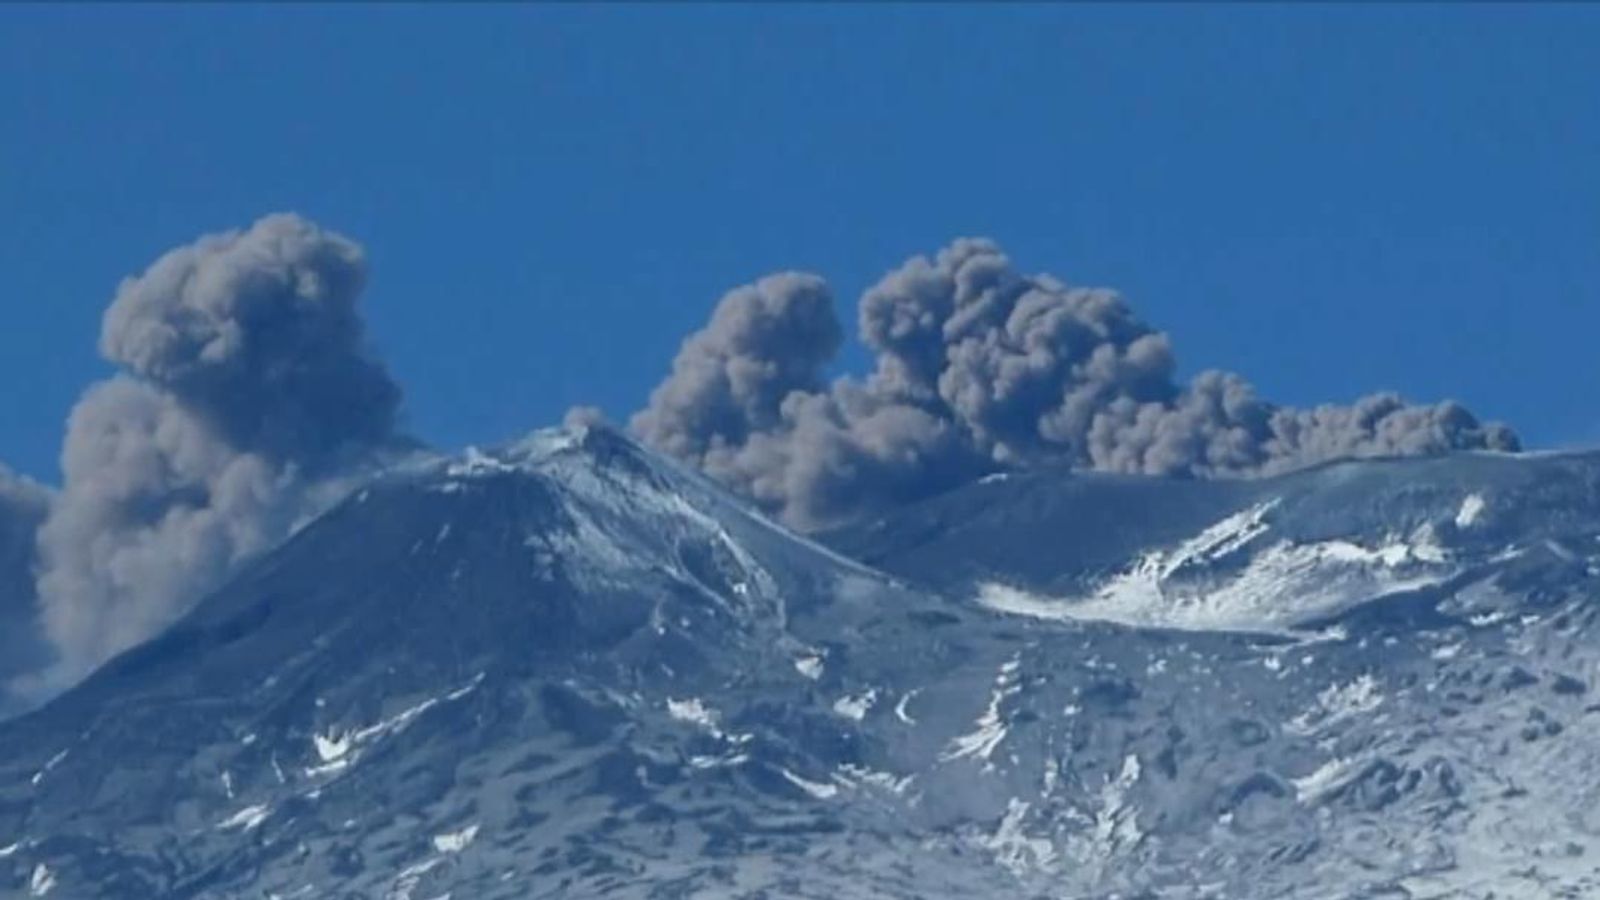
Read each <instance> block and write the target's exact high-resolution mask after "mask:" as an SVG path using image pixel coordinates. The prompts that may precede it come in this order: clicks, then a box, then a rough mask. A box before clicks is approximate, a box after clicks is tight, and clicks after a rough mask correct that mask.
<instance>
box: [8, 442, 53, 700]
mask: <svg viewBox="0 0 1600 900" xmlns="http://www.w3.org/2000/svg"><path fill="white" fill-rule="evenodd" d="M49 509H50V494H49V492H48V491H46V490H45V489H44V488H42V487H40V486H39V485H37V484H34V483H33V482H31V481H29V480H27V479H26V478H22V477H21V476H18V475H16V474H14V473H12V472H11V471H10V470H9V469H7V468H6V467H5V466H3V465H0V683H3V682H4V680H5V679H7V678H9V677H11V676H13V675H16V674H19V673H21V672H24V671H27V670H28V669H31V668H34V667H36V666H39V665H42V664H43V663H45V662H46V661H48V659H49V657H50V651H49V646H48V643H47V642H46V641H45V640H44V635H43V634H42V633H41V631H40V630H39V628H38V620H37V616H36V613H35V609H34V592H33V565H34V550H33V548H34V534H35V532H37V531H38V528H39V524H40V523H41V522H43V521H44V517H45V514H46V513H47V512H48V511H49ZM6 706H7V704H6V697H5V692H4V690H3V689H0V715H3V714H4V713H5V712H6Z"/></svg>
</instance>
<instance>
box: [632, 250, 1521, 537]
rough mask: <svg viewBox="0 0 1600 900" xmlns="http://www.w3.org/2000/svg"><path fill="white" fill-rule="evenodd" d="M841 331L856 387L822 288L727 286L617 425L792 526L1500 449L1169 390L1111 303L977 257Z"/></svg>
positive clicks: (1226, 388)
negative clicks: (992, 494)
mask: <svg viewBox="0 0 1600 900" xmlns="http://www.w3.org/2000/svg"><path fill="white" fill-rule="evenodd" d="M858 327H859V331H860V336H861V340H862V341H863V342H864V343H865V345H866V346H867V347H868V348H869V349H870V350H871V351H872V352H873V354H874V356H875V358H876V365H875V367H874V369H873V371H872V372H871V373H870V374H869V375H868V376H867V377H865V378H864V379H855V378H841V379H838V380H836V381H834V382H833V383H831V384H825V383H824V374H823V373H824V371H825V369H826V367H827V365H828V364H829V362H830V361H831V360H832V358H833V356H834V354H835V353H836V351H837V349H838V347H839V344H840V340H841V338H840V327H839V325H838V322H837V320H836V317H835V315H834V312H833V306H832V302H831V296H830V294H829V292H828V289H827V287H826V285H825V284H824V283H823V282H822V280H821V279H819V278H817V277H815V276H809V275H801V274H796V273H786V274H783V275H778V276H772V277H770V278H767V279H763V280H761V281H760V282H757V283H756V284H755V285H751V286H748V287H744V288H739V289H737V290H735V291H733V292H731V293H729V294H728V295H726V296H725V297H723V298H722V300H721V302H719V303H718V304H717V307H716V310H715V312H714V313H713V316H712V319H711V322H710V324H708V325H707V326H706V328H704V329H702V330H701V331H699V332H696V333H695V334H693V335H691V336H690V337H689V338H688V339H687V340H685V341H684V343H683V346H682V348H681V350H680V351H679V353H678V355H677V358H676V359H675V360H674V362H673V366H672V372H671V373H670V374H669V375H668V377H667V378H666V379H665V380H664V381H663V382H662V383H661V384H660V385H659V386H657V387H656V389H655V390H654V392H653V393H652V394H651V398H650V401H649V404H648V405H647V406H646V408H645V409H643V410H642V411H640V412H638V413H637V414H635V415H634V417H633V419H632V422H631V427H632V428H633V430H634V432H635V433H636V434H638V435H639V436H640V437H641V438H642V439H643V440H644V441H646V442H647V443H649V444H651V445H653V446H655V447H657V448H658V449H661V450H663V451H665V452H667V453H670V454H672V455H673V456H676V457H678V458H680V459H683V460H685V461H687V462H689V463H691V464H693V465H695V466H698V467H699V468H701V469H702V470H704V471H705V472H707V473H708V474H709V475H711V476H712V477H714V478H717V479H719V480H721V481H723V482H724V483H726V484H728V485H730V486H732V487H733V488H734V489H736V490H738V491H741V492H743V493H745V494H747V495H749V496H751V497H753V498H755V499H756V500H757V501H758V502H759V503H761V504H762V505H763V506H765V507H766V508H767V509H769V510H770V511H772V512H774V513H776V514H778V515H780V516H781V517H782V518H784V519H785V520H786V521H788V522H789V523H790V524H792V525H795V526H798V527H801V528H817V527H823V526H827V525H831V524H836V523H838V522H842V521H846V520H849V519H851V518H854V517H857V516H860V515H865V514H869V513H872V512H874V511H877V510H881V509H883V508H885V507H888V506H891V505H893V504H895V503H900V502H905V501H908V500H914V499H917V498H919V497H923V496H928V495H931V494H934V493H937V492H939V491H942V490H945V489H947V488H949V487H951V486H953V485H955V484H958V483H961V482H962V481H965V480H968V479H970V478H973V477H975V476H979V475H982V474H985V473H988V472H994V471H1001V470H1010V469H1019V468H1027V467H1031V466H1037V465H1047V464H1048V465H1062V464H1065V465H1070V466H1076V467H1079V468H1085V469H1098V470H1107V471H1117V472H1137V473H1149V474H1160V475H1170V476H1193V477H1211V476H1226V475H1259V474H1266V473H1273V472H1279V471H1285V470H1289V469H1294V468H1299V467H1303V466H1306V465H1311V464H1314V463H1318V462H1322V461H1326V460H1330V459H1337V458H1342V457H1369V456H1390V455H1417V454H1431V453H1443V452H1448V451H1451V450H1459V449H1497V450H1512V449H1516V448H1517V447H1518V443H1517V438H1516V436H1515V434H1514V433H1512V432H1511V430H1510V429H1509V428H1506V427H1505V426H1503V425H1498V424H1492V423H1491V424H1483V423H1480V422H1479V421H1478V420H1477V419H1476V418H1475V417H1473V415H1472V414H1471V413H1469V412H1468V411H1467V410H1466V409H1465V408H1463V407H1461V406H1460V405H1458V404H1455V403H1450V402H1446V403H1440V404H1436V405H1431V406H1430V405H1421V406H1419V405H1412V404H1408V403H1406V402H1404V401H1403V400H1401V399H1400V398H1399V397H1397V396H1395V395H1393V394H1389V393H1379V394H1373V395H1370V396H1367V397H1363V398H1361V399H1359V400H1357V401H1355V402H1354V403H1352V404H1350V405H1348V406H1333V405H1329V406H1319V407H1316V408H1314V409H1308V410H1301V409H1293V408H1288V407H1281V406H1277V405H1275V404H1272V403H1269V402H1267V401H1265V400H1262V399H1260V398H1259V397H1258V396H1257V395H1256V392H1255V390H1254V389H1253V388H1252V387H1251V386H1250V384H1249V383H1248V382H1246V381H1245V380H1244V379H1242V378H1241V377H1240V376H1238V375H1234V374H1231V373H1227V372H1216V371H1211V372H1204V373H1201V374H1200V375H1198V376H1197V377H1195V378H1194V379H1193V380H1192V381H1190V383H1188V384H1180V383H1179V382H1178V381H1177V380H1176V377H1175V372H1176V358H1175V356H1174V354H1173V350H1172V346H1171V342H1170V340H1169V339H1168V338H1167V336H1166V335H1165V334H1163V333H1161V332H1159V331H1157V330H1155V329H1154V328H1152V327H1151V326H1149V325H1147V324H1145V323H1144V322H1143V321H1142V320H1140V319H1139V318H1138V317H1137V316H1136V315H1135V314H1134V312H1133V310H1132V309H1131V308H1130V307H1129V306H1128V305H1127V303H1126V302H1125V301H1124V300H1123V299H1122V297H1121V296H1120V295H1118V294H1117V293H1116V292H1114V291H1111V290H1106V289H1102V288H1084V287H1074V286H1069V285H1067V284H1065V283H1064V282H1062V281H1059V280H1057V279H1055V278H1053V277H1051V276H1048V275H1024V274H1021V273H1019V272H1017V271H1016V270H1015V269H1014V268H1013V267H1012V265H1011V263H1010V261H1009V260H1008V259H1007V258H1006V256H1005V255H1004V254H1003V253H1002V252H1001V250H1000V248H999V247H998V246H997V245H995V244H994V243H993V242H992V241H987V240H982V239H962V240H957V241H955V242H953V243H952V244H950V245H949V246H948V247H946V248H944V249H943V250H942V251H940V252H939V253H938V254H937V255H936V256H935V257H933V258H927V257H920V256H919V257H915V258H913V259H911V260H908V261H907V262H906V263H905V264H903V265H902V266H900V267H899V268H898V269H895V270H894V271H892V272H890V273H888V274H887V275H885V276H884V277H883V278H882V279H881V280H880V281H879V282H878V283H877V284H876V285H874V286H873V287H871V288H869V289H868V290H867V291H866V292H865V293H864V294H863V295H862V297H861V300H860V303H859V306H858Z"/></svg>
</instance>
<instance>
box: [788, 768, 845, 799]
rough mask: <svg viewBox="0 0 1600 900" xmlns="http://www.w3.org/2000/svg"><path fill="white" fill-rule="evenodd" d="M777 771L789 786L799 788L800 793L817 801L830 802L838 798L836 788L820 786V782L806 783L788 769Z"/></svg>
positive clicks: (829, 785) (825, 785)
mask: <svg viewBox="0 0 1600 900" xmlns="http://www.w3.org/2000/svg"><path fill="white" fill-rule="evenodd" d="M778 771H779V772H780V773H782V775H783V777H784V778H785V779H786V780H787V781H788V782H789V783H790V784H792V785H794V786H795V787H797V788H799V789H800V790H802V791H805V792H806V793H807V794H810V795H811V796H813V797H815V798H817V799H818V800H832V799H833V798H834V797H836V796H838V794H839V789H838V788H837V787H834V786H833V785H831V784H822V783H821V782H816V781H807V780H806V779H804V778H801V777H800V776H799V775H796V774H795V773H793V772H791V771H789V770H788V769H779V770H778Z"/></svg>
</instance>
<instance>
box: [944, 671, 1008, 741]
mask: <svg viewBox="0 0 1600 900" xmlns="http://www.w3.org/2000/svg"><path fill="white" fill-rule="evenodd" d="M1020 666H1021V660H1019V659H1018V658H1017V657H1012V658H1011V660H1010V661H1008V662H1006V663H1005V664H1004V665H1002V666H1001V667H1000V672H999V674H997V675H996V676H995V680H994V690H993V691H991V692H990V694H989V706H988V708H987V709H985V710H984V711H983V714H982V715H981V716H979V717H978V720H977V721H976V722H974V723H973V724H974V726H975V727H974V729H973V730H972V731H970V732H968V733H966V734H963V735H958V736H957V737H955V738H954V739H952V740H951V742H950V749H948V750H946V751H945V753H944V755H943V756H941V757H940V759H941V760H942V761H945V762H949V761H951V760H957V759H964V758H974V759H981V760H984V761H985V762H986V763H987V762H988V760H989V757H991V756H992V755H994V751H995V750H996V749H998V748H999V746H1000V744H1001V742H1003V741H1004V740H1005V739H1006V733H1007V731H1006V726H1005V724H1004V722H1003V721H1002V720H1001V718H1000V705H1001V704H1002V703H1004V702H1005V699H1006V698H1007V697H1010V696H1011V695H1013V694H1015V693H1017V692H1018V691H1020V690H1022V687H1021V686H1020V685H1019V684H1017V677H1016V676H1017V670H1018V668H1019V667H1020Z"/></svg>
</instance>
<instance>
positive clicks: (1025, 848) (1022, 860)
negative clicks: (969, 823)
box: [978, 797, 1056, 878]
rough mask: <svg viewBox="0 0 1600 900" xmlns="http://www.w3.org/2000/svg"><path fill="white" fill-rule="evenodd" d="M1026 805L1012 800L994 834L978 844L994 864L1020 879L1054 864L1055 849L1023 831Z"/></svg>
mask: <svg viewBox="0 0 1600 900" xmlns="http://www.w3.org/2000/svg"><path fill="white" fill-rule="evenodd" d="M1029 808H1030V807H1029V804H1028V803H1027V802H1026V801H1024V800H1019V799H1017V798H1016V797H1012V798H1011V800H1010V801H1009V802H1008V803H1007V804H1006V812H1005V815H1004V816H1002V817H1001V818H1000V824H999V826H998V827H996V828H995V830H994V834H992V835H989V836H987V837H986V838H984V839H982V840H980V841H979V842H978V843H979V845H980V846H982V847H983V848H984V849H986V850H988V851H989V852H990V853H993V854H994V858H995V862H997V863H999V864H1000V865H1001V866H1002V867H1003V868H1005V869H1006V870H1007V871H1009V872H1010V873H1011V874H1013V875H1015V876H1017V877H1019V878H1020V877H1022V876H1025V875H1027V874H1028V873H1029V872H1032V871H1037V870H1041V869H1050V868H1051V867H1052V866H1053V865H1054V864H1055V862H1056V848H1055V845H1054V844H1052V843H1050V841H1049V840H1047V839H1045V838H1038V837H1030V836H1029V835H1028V833H1027V832H1025V831H1024V830H1023V824H1024V822H1025V820H1026V818H1027V815H1028V809H1029Z"/></svg>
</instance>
